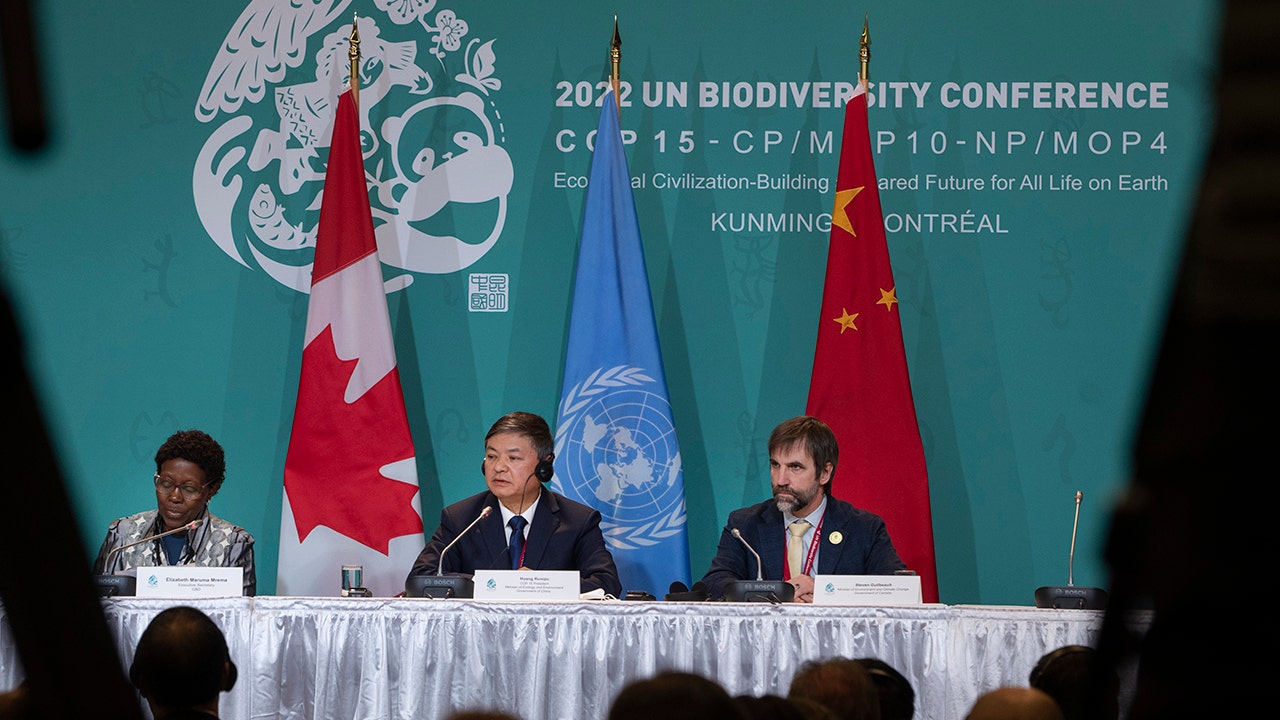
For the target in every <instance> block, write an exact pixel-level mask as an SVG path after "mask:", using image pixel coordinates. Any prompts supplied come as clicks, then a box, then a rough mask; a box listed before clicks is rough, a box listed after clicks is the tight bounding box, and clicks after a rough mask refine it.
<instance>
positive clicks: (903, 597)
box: [813, 575, 922, 605]
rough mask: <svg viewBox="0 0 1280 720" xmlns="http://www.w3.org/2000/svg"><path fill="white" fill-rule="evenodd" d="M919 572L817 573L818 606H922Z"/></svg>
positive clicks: (814, 599) (814, 597)
mask: <svg viewBox="0 0 1280 720" xmlns="http://www.w3.org/2000/svg"><path fill="white" fill-rule="evenodd" d="M921 597H922V596H921V592H920V576H919V575H815V576H814V578H813V604H814V605H919V604H921Z"/></svg>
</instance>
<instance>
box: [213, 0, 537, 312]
mask: <svg viewBox="0 0 1280 720" xmlns="http://www.w3.org/2000/svg"><path fill="white" fill-rule="evenodd" d="M350 4H351V2H350V0H329V1H327V2H326V1H324V0H315V1H312V2H302V3H299V2H296V1H295V0H251V1H250V2H249V3H248V4H247V5H246V7H245V9H244V11H243V12H242V13H241V14H240V17H239V18H238V19H237V20H236V22H235V24H234V25H233V26H232V27H231V29H230V30H229V31H228V32H227V35H226V38H225V39H224V40H223V42H222V45H221V46H220V48H219V49H218V52H217V56H216V57H215V59H214V61H213V64H212V66H211V67H210V68H209V72H208V74H207V76H206V78H205V82H204V87H203V88H202V89H201V91H200V97H199V100H198V101H197V104H196V108H195V115H196V118H197V119H198V120H199V121H200V122H202V123H207V124H209V125H210V127H211V128H212V129H211V131H210V134H209V136H208V138H207V139H206V140H205V142H204V145H203V147H202V148H201V150H200V152H199V154H198V155H197V158H196V161H195V167H194V170H193V172H192V192H193V195H194V199H195V204H196V211H197V213H198V214H199V216H200V221H201V224H202V225H203V226H204V228H205V230H206V232H208V234H209V237H210V238H211V239H212V240H213V242H214V243H215V244H217V246H218V247H219V248H221V249H222V251H223V252H225V253H226V254H227V255H228V256H230V257H231V258H232V259H233V260H235V261H236V262H238V263H240V264H241V265H243V266H245V267H247V268H250V269H258V270H261V271H263V272H265V273H266V274H267V275H269V276H270V277H271V278H273V279H274V280H276V281H277V282H279V283H280V284H281V285H284V286H286V287H289V288H292V289H294V290H297V291H298V292H303V293H306V292H310V286H311V264H312V261H313V257H314V253H315V242H316V226H317V223H318V220H319V212H320V202H321V194H322V186H323V184H324V171H325V168H324V161H325V158H326V157H327V155H328V144H329V139H330V137H331V135H332V126H333V114H334V110H335V109H336V107H337V99H338V96H339V95H340V94H341V93H342V92H344V91H345V90H346V87H347V84H348V79H349V77H350V61H349V59H348V47H349V39H350V37H351V35H352V26H353V15H352V13H351V12H350V11H349V6H350ZM436 5H437V3H436V0H417V1H416V2H404V0H374V3H373V6H374V7H375V8H376V9H377V10H378V11H379V13H375V14H374V15H373V16H368V17H365V16H362V17H359V18H358V20H354V22H355V23H356V28H357V29H358V34H359V39H360V46H359V47H360V53H361V58H360V62H359V66H358V73H359V77H360V95H359V100H360V102H359V115H360V128H361V145H362V148H363V155H364V164H365V174H366V182H367V184H368V186H369V190H370V205H371V208H372V212H373V223H374V227H375V234H376V236H377V242H378V253H379V255H380V257H381V259H382V262H383V263H384V264H385V265H387V266H389V267H390V268H391V272H390V279H389V280H388V281H387V283H386V286H387V290H388V291H394V290H399V289H401V288H404V287H406V286H407V285H409V283H411V282H412V281H413V276H414V274H415V273H428V274H445V273H452V272H457V271H459V270H462V269H464V268H467V267H468V266H470V265H472V264H474V263H475V262H476V261H478V260H479V259H480V258H482V257H484V255H485V254H486V253H488V252H489V250H491V249H492V248H493V246H494V245H495V244H496V243H497V241H498V238H499V236H500V235H501V233H502V228H503V226H504V224H505V222H506V213H507V202H508V195H509V194H510V191H511V185H512V180H513V178H514V175H515V173H514V169H513V167H512V164H511V157H510V156H509V155H508V153H507V151H506V149H505V148H504V147H503V140H504V137H503V134H502V132H501V128H502V123H501V114H500V113H499V111H498V108H497V106H496V104H495V103H494V95H495V93H497V92H498V91H499V90H500V89H501V87H502V82H501V80H500V79H499V77H498V75H497V73H496V71H497V56H496V54H495V52H494V40H493V39H487V38H480V37H475V35H474V33H473V32H472V28H471V27H470V26H469V25H468V24H467V22H466V19H465V18H463V17H461V16H459V15H458V14H457V13H455V12H454V11H453V10H449V9H445V8H437V6H436ZM397 271H404V272H401V273H398V274H397Z"/></svg>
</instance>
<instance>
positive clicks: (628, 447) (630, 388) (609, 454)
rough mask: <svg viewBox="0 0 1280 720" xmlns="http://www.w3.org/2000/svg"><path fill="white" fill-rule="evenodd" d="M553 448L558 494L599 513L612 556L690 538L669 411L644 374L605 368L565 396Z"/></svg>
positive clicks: (662, 392) (640, 370)
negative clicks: (614, 552) (672, 539)
mask: <svg viewBox="0 0 1280 720" xmlns="http://www.w3.org/2000/svg"><path fill="white" fill-rule="evenodd" d="M654 390H658V391H659V392H654ZM555 449H556V460H557V461H556V466H557V467H556V478H555V482H556V483H557V484H558V485H559V487H558V490H559V491H560V492H561V493H563V494H564V495H566V496H568V497H570V498H573V499H574V500H577V501H578V502H581V503H584V504H586V505H589V506H591V507H594V508H596V509H597V510H599V511H600V514H601V515H602V516H603V519H602V521H601V523H600V529H601V531H602V532H603V533H604V536H605V539H606V540H607V541H608V543H609V546H610V548H611V549H613V550H633V549H638V548H642V547H648V546H651V545H655V544H657V543H658V542H661V541H662V540H664V539H666V538H669V537H672V536H674V535H677V534H679V533H681V532H683V531H684V525H685V506H684V479H683V475H682V472H681V467H680V446H679V443H678V442H677V440H676V432H675V427H674V425H673V423H672V421H671V404H670V403H669V402H668V401H667V398H666V396H665V389H664V388H662V387H660V386H658V384H657V383H656V382H655V381H654V379H653V378H652V377H650V376H648V375H646V374H645V372H644V369H643V368H638V367H615V368H611V369H604V368H601V369H600V370H597V371H596V372H594V373H592V374H591V375H590V376H588V377H587V379H586V380H584V381H583V382H581V383H579V384H578V385H575V386H573V387H572V388H571V389H570V390H569V391H568V392H567V393H565V396H564V398H562V399H561V401H560V421H559V423H558V424H557V427H556V445H555Z"/></svg>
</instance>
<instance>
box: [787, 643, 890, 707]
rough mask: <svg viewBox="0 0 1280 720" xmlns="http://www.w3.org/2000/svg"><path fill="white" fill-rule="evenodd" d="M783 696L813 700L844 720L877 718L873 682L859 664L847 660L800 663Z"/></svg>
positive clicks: (877, 704) (877, 701) (878, 696)
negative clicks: (785, 694)
mask: <svg viewBox="0 0 1280 720" xmlns="http://www.w3.org/2000/svg"><path fill="white" fill-rule="evenodd" d="M787 697H789V698H809V699H811V700H817V701H818V702H820V703H822V704H823V705H826V706H827V707H828V708H830V709H831V710H832V711H833V712H835V714H836V717H839V718H844V720H863V719H864V718H879V717H880V695H879V692H878V691H877V690H876V685H875V681H874V680H872V679H871V674H870V673H869V672H867V669H866V668H865V667H863V666H862V664H861V663H859V662H858V661H856V660H851V659H849V658H842V657H835V658H830V659H827V660H810V661H808V662H806V663H804V664H803V665H801V666H800V669H799V670H797V671H796V674H795V677H793V678H791V687H790V689H789V690H788V691H787Z"/></svg>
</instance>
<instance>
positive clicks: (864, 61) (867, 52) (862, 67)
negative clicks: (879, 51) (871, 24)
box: [858, 13, 871, 89]
mask: <svg viewBox="0 0 1280 720" xmlns="http://www.w3.org/2000/svg"><path fill="white" fill-rule="evenodd" d="M869 19H870V13H868V14H867V16H865V17H863V18H862V39H861V40H859V41H858V81H859V82H861V83H862V86H863V87H864V88H867V87H868V82H869V81H870V79H871V74H870V72H868V70H867V66H868V65H870V64H871V36H870V35H868V34H867V21H868V20H869ZM868 89H870V88H868Z"/></svg>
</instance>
